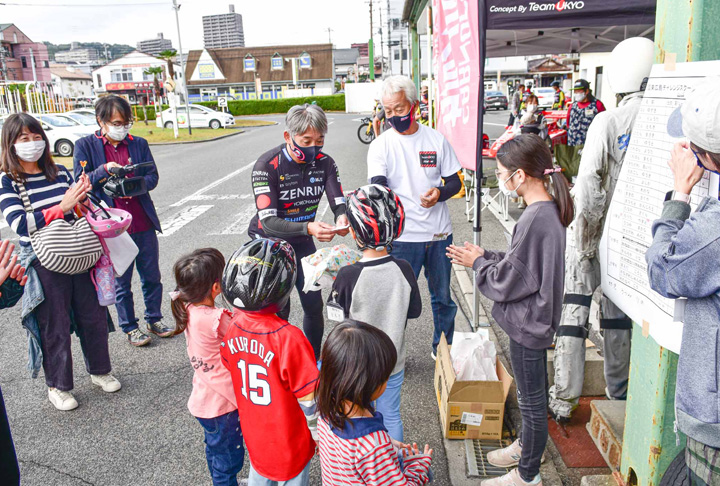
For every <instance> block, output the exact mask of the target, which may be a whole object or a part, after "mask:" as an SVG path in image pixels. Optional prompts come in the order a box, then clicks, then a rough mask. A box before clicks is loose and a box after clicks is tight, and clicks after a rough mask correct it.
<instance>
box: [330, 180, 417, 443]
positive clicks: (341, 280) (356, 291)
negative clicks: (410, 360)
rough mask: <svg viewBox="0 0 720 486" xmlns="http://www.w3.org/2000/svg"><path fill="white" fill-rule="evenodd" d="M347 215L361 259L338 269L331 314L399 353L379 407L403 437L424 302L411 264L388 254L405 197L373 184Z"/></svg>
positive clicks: (352, 198)
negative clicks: (384, 339)
mask: <svg viewBox="0 0 720 486" xmlns="http://www.w3.org/2000/svg"><path fill="white" fill-rule="evenodd" d="M346 214H347V217H348V221H349V222H350V231H351V233H352V235H353V238H355V242H356V243H357V246H358V248H359V249H360V250H362V252H363V257H362V259H361V260H360V261H359V262H357V263H356V264H354V265H350V266H347V267H343V268H341V269H340V272H338V275H337V278H336V279H335V282H334V284H333V290H332V292H331V294H330V299H329V300H328V317H329V318H330V319H332V320H339V321H342V320H343V319H345V318H350V319H355V320H358V321H362V322H367V323H368V324H370V325H372V326H375V327H377V328H379V329H382V330H383V331H385V333H386V334H387V335H388V336H390V339H391V340H392V342H393V344H394V345H395V349H396V351H397V363H396V364H395V366H394V368H393V370H392V373H391V375H390V378H389V380H388V383H387V389H386V390H385V392H384V393H383V394H382V395H381V396H380V397H379V398H378V399H377V402H376V405H375V408H376V410H377V411H378V412H379V413H380V414H382V417H383V422H384V424H385V427H386V428H387V429H388V432H389V433H390V437H392V438H393V439H395V440H397V441H400V442H402V441H403V424H402V419H401V417H400V389H401V387H402V384H403V381H404V379H405V328H406V326H407V320H408V319H415V318H417V317H420V313H421V312H422V300H421V298H420V292H419V291H418V286H417V280H416V279H415V273H414V272H413V269H412V267H411V266H410V264H409V263H408V262H406V261H405V260H400V259H397V258H395V257H393V256H391V255H389V254H388V247H389V246H390V245H391V244H392V242H393V241H394V240H395V239H396V238H398V237H399V236H400V235H401V234H402V231H403V228H404V226H405V211H404V209H403V205H402V203H401V202H400V198H399V197H398V196H397V195H396V194H395V193H394V192H393V191H391V190H390V189H388V188H387V187H384V186H381V185H378V184H370V185H367V186H363V187H361V188H360V189H358V190H356V191H354V192H352V193H350V194H349V196H348V198H347V212H346Z"/></svg>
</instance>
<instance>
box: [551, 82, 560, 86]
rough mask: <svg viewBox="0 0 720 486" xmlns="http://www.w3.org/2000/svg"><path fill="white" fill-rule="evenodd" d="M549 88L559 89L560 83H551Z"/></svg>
mask: <svg viewBox="0 0 720 486" xmlns="http://www.w3.org/2000/svg"><path fill="white" fill-rule="evenodd" d="M550 86H553V87H557V88H559V87H560V81H553V82H552V84H551V85H550Z"/></svg>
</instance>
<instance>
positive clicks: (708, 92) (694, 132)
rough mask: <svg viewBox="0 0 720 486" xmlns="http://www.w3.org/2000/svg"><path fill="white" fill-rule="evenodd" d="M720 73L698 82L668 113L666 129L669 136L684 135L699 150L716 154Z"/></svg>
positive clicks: (719, 149)
mask: <svg viewBox="0 0 720 486" xmlns="http://www.w3.org/2000/svg"><path fill="white" fill-rule="evenodd" d="M718 86H720V76H713V77H710V78H707V79H705V80H704V81H702V82H701V83H700V84H698V85H697V86H696V87H695V89H693V90H692V91H691V92H690V93H689V94H687V96H686V97H685V102H684V103H683V104H682V105H681V106H679V107H678V108H676V109H675V111H673V112H672V114H671V115H670V118H669V119H668V124H667V131H668V134H670V136H671V137H678V138H679V137H686V138H688V139H689V140H690V141H691V142H692V143H694V144H695V145H697V146H698V147H700V148H701V149H703V150H706V151H708V152H712V153H714V154H720V97H718V93H717V88H718Z"/></svg>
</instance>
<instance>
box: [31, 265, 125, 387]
mask: <svg viewBox="0 0 720 486" xmlns="http://www.w3.org/2000/svg"><path fill="white" fill-rule="evenodd" d="M33 266H34V267H35V270H37V273H38V276H39V277H40V283H42V287H43V292H44V294H45V300H44V301H43V302H42V303H41V304H40V305H39V306H37V309H36V310H35V316H36V317H37V321H38V327H40V339H41V341H42V342H41V347H42V352H43V370H44V371H45V383H46V384H47V386H49V387H54V388H57V389H58V390H62V391H70V390H72V389H73V363H72V353H71V350H70V342H71V341H70V324H71V321H70V312H71V311H72V313H73V318H74V320H75V327H76V329H75V332H76V334H77V335H78V337H79V338H80V347H81V348H82V351H83V356H84V357H85V368H86V369H87V371H88V373H90V374H92V375H104V374H106V373H110V369H111V367H110V352H109V350H108V321H107V310H106V309H105V307H102V306H101V305H100V303H99V302H98V298H97V292H96V291H95V286H94V285H93V283H92V281H91V280H90V272H85V273H81V274H78V275H66V274H64V273H57V272H53V271H50V270H48V269H47V268H45V267H43V266H42V265H40V263H39V262H38V261H37V260H36V261H35V263H34V264H33Z"/></svg>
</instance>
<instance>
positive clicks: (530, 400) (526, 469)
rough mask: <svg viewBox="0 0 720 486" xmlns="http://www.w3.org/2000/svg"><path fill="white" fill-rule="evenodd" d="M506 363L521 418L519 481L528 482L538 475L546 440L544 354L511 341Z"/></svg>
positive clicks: (545, 372)
mask: <svg viewBox="0 0 720 486" xmlns="http://www.w3.org/2000/svg"><path fill="white" fill-rule="evenodd" d="M510 362H511V364H512V369H513V374H514V375H515V383H516V385H517V397H518V406H519V407H520V415H521V416H522V429H521V430H522V431H521V433H520V443H521V444H522V456H521V457H520V465H519V467H518V469H519V473H520V477H521V478H522V479H523V481H528V482H530V481H532V480H533V479H534V478H535V476H537V475H538V474H540V460H541V459H542V455H543V452H544V451H545V445H546V444H547V439H548V423H547V403H548V402H547V391H548V381H547V350H545V349H530V348H526V347H525V346H523V345H522V344H519V343H516V342H515V341H513V340H512V339H511V340H510Z"/></svg>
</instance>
